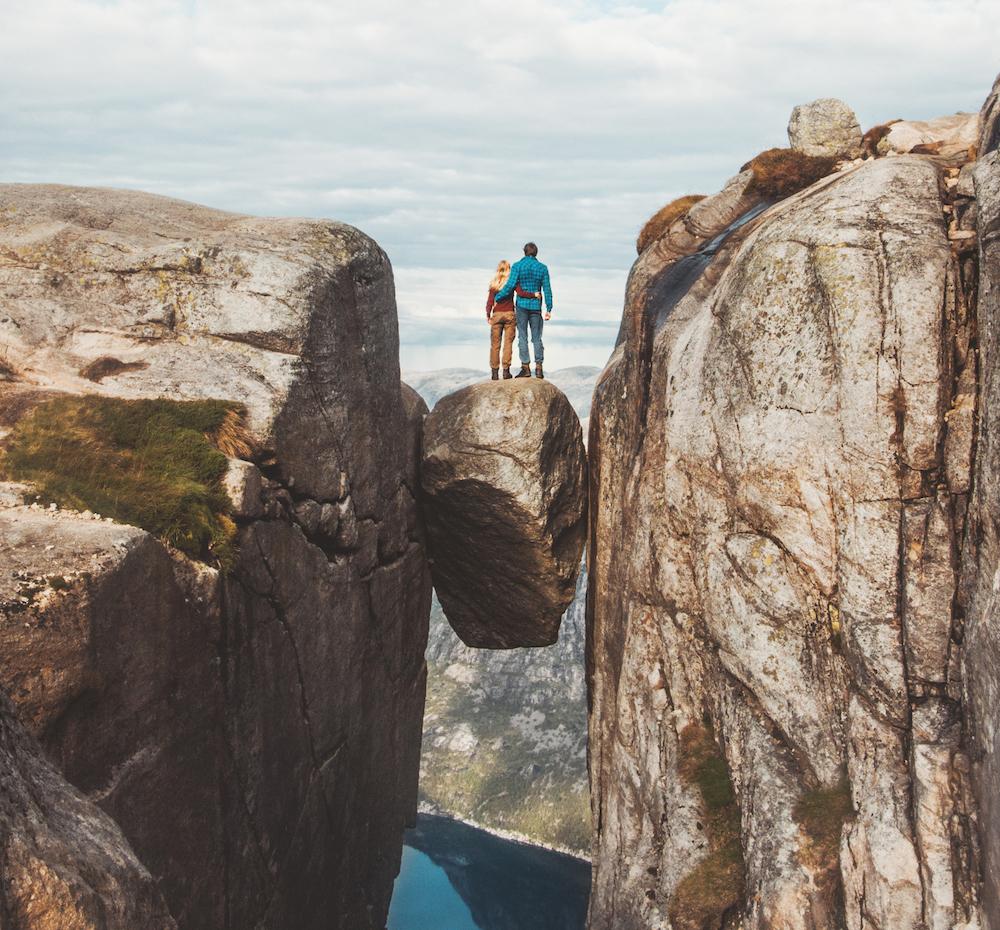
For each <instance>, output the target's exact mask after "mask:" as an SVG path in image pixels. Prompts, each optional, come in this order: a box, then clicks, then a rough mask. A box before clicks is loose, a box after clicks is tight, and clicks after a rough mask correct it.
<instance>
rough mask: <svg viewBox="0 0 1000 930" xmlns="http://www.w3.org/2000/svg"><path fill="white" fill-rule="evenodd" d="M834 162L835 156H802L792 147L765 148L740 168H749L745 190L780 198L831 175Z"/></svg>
mask: <svg viewBox="0 0 1000 930" xmlns="http://www.w3.org/2000/svg"><path fill="white" fill-rule="evenodd" d="M836 164H837V159H836V158H828V157H824V156H819V155H805V154H803V153H802V152H797V151H795V149H767V150H766V151H764V152H761V153H760V154H759V155H758V156H757V157H756V158H754V159H752V160H751V161H749V162H747V163H746V164H745V165H744V166H743V167H742V168H741V169H740V171H746V170H747V168H750V169H751V170H752V171H753V180H752V181H751V182H750V186H749V188H748V191H749V192H752V193H755V194H759V195H760V196H761V197H764V198H766V199H768V200H782V199H784V198H785V197H791V195H792V194H796V193H798V192H799V191H801V190H805V189H806V188H807V187H809V186H810V185H812V184H815V183H816V182H817V181H818V180H820V179H821V178H825V177H826V176H827V175H828V174H832V173H833V168H834V166H835V165H836Z"/></svg>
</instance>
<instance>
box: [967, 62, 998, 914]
mask: <svg viewBox="0 0 1000 930" xmlns="http://www.w3.org/2000/svg"><path fill="white" fill-rule="evenodd" d="M998 93H1000V80H998V82H997V84H996V85H995V86H994V88H993V93H992V94H991V95H990V97H989V99H988V100H987V102H986V106H985V107H984V108H983V117H984V119H983V138H982V144H983V149H982V151H981V153H980V159H979V162H978V164H977V166H976V170H975V181H976V196H977V202H976V206H977V210H978V222H979V242H980V251H979V306H978V314H977V316H978V327H979V347H980V350H979V378H980V381H981V388H980V391H979V395H978V400H977V401H976V403H975V407H976V425H977V433H978V439H977V443H976V462H975V473H974V477H973V484H972V488H973V490H972V494H971V497H970V500H969V517H968V522H969V531H968V533H967V535H966V540H965V548H964V551H963V553H962V565H963V577H962V590H961V597H960V604H961V606H962V608H964V611H965V643H966V647H965V653H964V654H965V690H966V700H967V702H968V706H969V708H970V710H971V714H970V719H969V721H968V723H967V727H968V730H969V735H970V741H971V749H972V755H973V759H974V761H975V765H974V768H973V779H974V782H975V787H976V795H977V799H978V801H979V808H980V809H979V822H980V827H981V839H982V849H983V878H984V894H983V901H984V907H985V910H986V917H987V927H989V928H990V930H995V928H997V927H1000V754H998V753H1000V726H998V714H997V708H998V707H1000V635H998V633H1000V631H998V629H997V620H996V618H997V611H998V610H1000V525H998V521H997V506H998V505H997V502H998V501H1000V371H998V365H1000V135H998V133H997V131H996V121H997V118H998V114H1000V106H998Z"/></svg>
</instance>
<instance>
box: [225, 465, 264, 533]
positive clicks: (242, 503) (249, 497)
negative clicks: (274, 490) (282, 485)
mask: <svg viewBox="0 0 1000 930" xmlns="http://www.w3.org/2000/svg"><path fill="white" fill-rule="evenodd" d="M223 484H224V486H225V489H226V493H227V494H228V495H229V499H230V501H232V505H233V516H234V517H235V518H236V519H238V520H254V519H256V518H257V517H260V516H262V515H263V513H264V502H263V500H262V499H261V492H262V491H263V489H264V480H263V477H262V476H261V473H260V469H259V468H257V466H256V465H254V464H253V462H244V461H243V460H242V459H230V460H229V467H228V468H227V469H226V474H225V477H224V479H223Z"/></svg>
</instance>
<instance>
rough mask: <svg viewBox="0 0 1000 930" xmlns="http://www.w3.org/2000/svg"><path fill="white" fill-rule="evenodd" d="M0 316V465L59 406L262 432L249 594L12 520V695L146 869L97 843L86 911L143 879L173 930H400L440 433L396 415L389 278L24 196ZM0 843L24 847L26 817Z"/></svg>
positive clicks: (119, 534)
mask: <svg viewBox="0 0 1000 930" xmlns="http://www.w3.org/2000/svg"><path fill="white" fill-rule="evenodd" d="M0 308H2V309H0V345H2V346H3V351H2V361H3V368H2V370H0V375H2V377H0V442H2V435H3V433H5V432H6V431H7V430H9V429H10V428H11V427H12V426H13V424H14V423H16V422H17V421H18V420H19V419H20V418H21V417H23V416H24V415H25V414H26V413H27V412H28V411H30V410H31V409H32V408H33V407H35V406H36V405H37V404H39V403H40V402H43V401H44V400H45V399H46V398H50V397H53V396H58V395H60V394H66V393H69V394H84V393H100V394H105V395H111V396H115V397H122V398H140V397H151V396H167V397H170V398H173V399H205V398H218V399H226V400H234V401H239V402H241V403H243V404H245V405H246V407H247V411H248V428H249V432H250V434H251V439H252V442H251V446H252V450H251V451H250V452H249V453H247V454H246V456H245V459H246V460H234V461H233V462H232V463H231V467H230V470H229V475H228V476H227V481H226V484H227V488H228V491H229V493H230V496H231V497H232V498H233V514H232V516H233V518H234V519H235V520H236V522H237V527H238V532H237V537H236V542H237V545H238V556H237V558H236V563H235V565H234V566H233V567H232V569H231V570H230V571H229V572H228V573H220V572H219V571H218V570H216V569H214V568H211V567H208V566H206V565H203V564H200V563H197V562H193V561H191V560H189V559H187V558H185V557H183V556H181V555H180V554H178V553H176V552H173V551H168V549H167V548H166V547H165V546H164V545H162V544H161V543H160V542H159V541H158V540H157V539H154V538H153V537H152V536H150V535H149V534H147V533H146V532H144V531H142V530H139V529H137V528H134V527H129V526H122V525H117V524H114V523H111V522H108V521H107V520H103V519H100V518H95V517H93V516H92V515H89V514H87V515H80V514H74V513H69V512H64V511H61V510H59V511H56V510H53V511H50V510H48V509H47V507H46V504H47V502H46V501H44V500H43V501H41V502H40V504H41V507H39V506H37V505H36V506H35V507H29V506H26V505H24V504H22V503H20V501H21V499H22V498H21V497H20V496H19V490H18V489H16V488H8V490H7V492H6V493H4V494H3V495H0V551H2V553H3V569H2V572H0V688H2V689H3V690H4V691H6V692H7V693H8V694H9V696H10V698H11V700H12V701H13V704H14V705H15V707H16V708H17V712H18V715H19V717H20V720H21V721H22V723H23V724H24V725H25V726H26V727H27V728H28V729H29V730H30V732H31V734H32V735H33V737H34V738H36V739H37V740H38V741H39V742H40V743H41V745H42V746H43V747H44V749H45V751H46V754H47V756H48V757H49V758H50V759H51V760H52V761H53V762H54V763H55V766H56V769H53V770H52V772H51V773H49V774H47V775H46V778H47V779H48V780H49V782H53V781H54V780H58V777H60V776H59V775H57V774H56V770H58V773H61V777H63V778H64V779H65V780H66V781H67V782H68V783H69V784H71V785H73V786H74V787H75V789H78V790H79V791H80V792H81V793H82V796H83V798H86V799H87V800H88V801H89V802H91V803H92V804H95V805H97V806H98V807H99V808H101V809H102V810H103V811H104V812H106V813H107V814H108V815H110V817H111V818H113V820H114V821H115V823H117V825H118V827H120V829H121V832H122V833H123V834H124V836H125V837H126V838H127V840H128V843H129V844H131V848H132V850H134V856H133V855H132V853H128V847H127V846H125V845H124V844H123V843H122V841H121V840H120V838H117V836H116V834H115V832H114V831H113V830H112V829H111V827H110V821H108V820H107V818H104V819H100V818H97V819H95V823H97V824H98V825H99V826H100V830H95V831H94V832H93V833H92V834H91V836H90V839H91V841H92V842H93V844H94V845H96V846H98V847H101V848H102V849H103V852H102V853H100V854H99V855H96V856H95V858H94V860H93V863H94V868H95V869H100V868H101V865H100V863H101V862H102V861H105V862H107V863H109V865H108V868H107V869H105V872H106V876H105V878H104V879H101V878H99V877H95V876H94V875H92V874H90V873H87V874H86V875H85V876H84V878H85V881H86V883H87V884H88V885H89V887H90V888H91V889H92V896H93V897H94V898H96V899H100V900H101V901H103V902H104V906H106V907H107V908H110V909H113V908H115V907H117V906H118V904H117V903H116V902H117V901H119V900H120V898H121V897H122V896H123V895H124V892H123V891H121V889H122V888H125V887H126V880H129V881H132V882H133V885H132V887H136V888H140V889H141V887H142V883H141V880H140V879H141V867H138V868H139V872H138V873H137V872H136V869H135V868H133V866H135V864H136V860H135V858H134V857H137V861H141V863H142V864H143V865H144V866H145V867H146V868H147V869H148V870H149V872H150V873H151V874H152V876H153V878H154V879H155V882H156V884H157V886H158V887H159V890H160V891H161V892H162V894H163V898H164V899H165V901H166V903H167V906H168V908H169V911H170V914H171V915H172V917H173V918H174V920H176V923H177V926H178V927H180V928H181V930H195V928H198V930H202V928H203V930H220V928H227V930H247V928H269V930H288V928H291V927H295V928H297V930H310V928H316V930H319V928H323V930H329V928H345V930H346V928H350V930H358V928H381V927H382V926H383V925H384V917H385V912H386V909H387V906H388V898H389V894H390V891H391V885H392V879H393V876H394V875H395V872H396V870H397V868H398V863H399V854H400V840H401V832H402V829H403V826H404V824H405V823H406V822H407V821H409V820H410V819H411V818H412V816H413V815H414V812H415V805H416V787H417V786H416V780H417V771H418V757H419V748H420V730H421V717H422V709H423V701H424V682H425V664H424V658H423V651H424V645H425V641H426V635H427V618H428V611H429V602H430V585H429V573H428V571H427V566H426V561H425V558H424V548H423V544H422V533H421V529H420V525H419V522H418V517H417V510H416V502H415V499H414V496H413V489H415V488H416V487H417V465H418V456H419V428H420V420H421V416H422V413H423V410H422V409H421V405H420V402H419V400H418V399H417V398H415V396H414V395H413V394H412V392H409V391H408V389H405V388H404V390H403V395H402V397H401V393H400V391H401V388H400V382H399V369H398V360H397V359H398V337H397V329H396V326H397V323H396V314H395V306H394V294H393V282H392V272H391V268H390V266H389V262H388V260H387V258H386V256H385V255H384V253H383V252H382V251H381V250H380V249H379V248H378V247H377V246H376V245H375V243H373V242H372V241H371V240H370V239H368V238H366V237H365V236H363V235H362V234H361V233H359V232H358V231H357V230H354V229H351V228H350V227H346V226H342V225H339V224H335V223H328V222H319V221H302V220H271V219H266V220H265V219H254V218H250V217H241V216H235V215H231V214H225V213H220V212H218V211H213V210H208V209H205V208H202V207H198V206H195V205H192V204H186V203H180V202H177V201H172V200H166V199H164V198H159V197H154V196H151V195H147V194H141V193H132V192H122V191H107V190H90V189H80V188H66V187H51V186H21V185H10V186H3V187H0ZM23 745H24V743H23V742H18V743H15V744H14V746H13V753H14V755H15V756H18V755H20V754H23V753H24V752H26V750H24V749H23V748H22V747H23ZM11 764H14V765H20V766H22V767H23V766H24V765H27V764H32V763H30V761H28V762H26V761H24V760H20V761H18V760H17V759H15V760H14V761H13V762H12V763H11ZM61 790H62V793H63V795H65V796H68V797H71V798H73V799H74V800H73V802H72V803H74V804H77V805H80V806H83V805H84V802H83V801H82V800H76V795H75V794H74V793H73V791H72V789H70V788H69V787H68V785H66V786H64V787H63V789H61ZM50 798H51V799H52V800H50ZM59 798H60V792H59V790H57V789H55V788H52V789H51V790H47V792H46V793H44V794H41V795H39V796H38V798H37V799H36V802H35V803H36V804H37V805H38V807H39V809H40V811H41V814H40V816H43V817H47V818H49V819H50V820H51V819H57V818H59V817H60V816H62V815H61V813H60V808H59V807H58V804H59V803H62V802H61V801H60V800H59ZM81 809H84V810H86V808H85V806H83V807H81ZM87 816H90V814H89V813H88V814H87ZM0 818H2V821H3V822H2V823H0V833H2V832H5V831H6V832H7V833H8V837H12V838H13V839H12V840H10V839H9V841H8V842H15V843H18V842H22V840H21V839H18V838H19V837H22V836H23V842H31V841H32V840H31V837H30V836H28V835H27V834H25V833H24V828H23V820H18V819H17V816H16V811H15V812H14V815H12V814H11V813H10V811H9V809H8V808H7V807H5V806H0ZM123 850H124V851H123ZM70 852H72V850H70ZM59 855H60V856H61V855H62V853H59ZM68 855H69V854H68V853H67V856H64V857H63V858H64V859H66V861H69V860H68V858H67V857H68ZM101 856H103V857H104V859H103V860H102V859H101ZM130 856H132V858H130ZM43 858H44V857H43ZM59 861H62V860H55V859H54V860H53V862H55V863H56V864H57V865H58V862H59ZM111 866H114V868H112V867H111ZM129 870H131V872H129ZM81 874H82V873H81ZM11 875H12V873H10V872H8V871H0V900H5V901H10V900H13V897H16V895H17V893H18V892H17V889H16V888H15V887H14V886H13V885H12V882H13V879H12V877H11ZM129 875H131V878H129ZM137 875H138V876H139V877H136V876H137ZM123 876H124V877H123ZM38 888H39V894H40V895H42V897H43V898H44V896H45V895H46V894H52V895H55V894H56V889H55V886H54V885H44V884H40V885H39V886H38ZM153 903H154V902H153V896H152V895H151V894H147V895H146V897H141V896H140V897H136V899H135V901H134V902H133V907H134V908H136V909H140V908H146V911H145V913H146V914H148V915H150V916H149V918H148V919H145V918H143V917H142V916H141V914H140V912H139V910H136V911H135V912H134V914H135V917H134V920H132V921H131V923H129V925H130V926H132V927H135V928H140V927H151V928H152V927H159V926H161V925H162V926H168V925H169V919H168V918H167V917H166V916H165V915H163V919H162V920H161V921H160V922H159V923H157V922H156V920H159V917H156V920H154V917H155V916H156V912H155V910H154V908H153ZM8 906H10V905H8ZM45 906H56V902H55V900H54V899H53V900H52V901H50V902H49V903H48V904H46V902H45V901H44V900H43V901H41V903H40V904H39V907H45ZM39 913H42V912H41V911H40V912H39ZM130 913H131V912H130ZM119 925H120V924H116V923H107V924H100V923H95V924H93V926H95V927H97V926H101V927H103V926H108V927H111V926H119ZM14 926H15V927H16V928H17V930H29V928H30V930H41V928H44V927H48V926H50V924H48V923H45V922H44V920H43V919H42V918H39V919H37V920H27V921H22V922H21V923H17V922H15V923H14ZM53 926H54V925H53ZM59 926H67V927H68V926H73V927H76V926H80V927H84V926H88V927H89V926H91V924H88V923H79V924H76V923H74V924H69V923H66V924H59Z"/></svg>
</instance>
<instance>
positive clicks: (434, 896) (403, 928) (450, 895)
mask: <svg viewBox="0 0 1000 930" xmlns="http://www.w3.org/2000/svg"><path fill="white" fill-rule="evenodd" d="M418 927H440V928H441V930H479V925H478V924H477V923H476V922H475V921H474V920H473V919H472V911H470V910H469V908H468V906H467V905H466V903H465V902H464V901H463V900H462V899H461V897H459V894H458V892H457V891H455V889H454V887H453V886H452V884H451V882H450V881H449V880H448V873H447V872H445V870H444V869H442V868H441V867H440V866H436V865H435V864H434V861H433V860H432V859H431V857H430V856H427V855H425V854H424V853H422V852H420V851H419V850H416V849H413V847H411V846H404V847H403V864H402V865H401V866H400V868H399V878H397V879H396V886H395V888H394V889H393V892H392V904H391V905H390V906H389V930H416V928H418Z"/></svg>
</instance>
